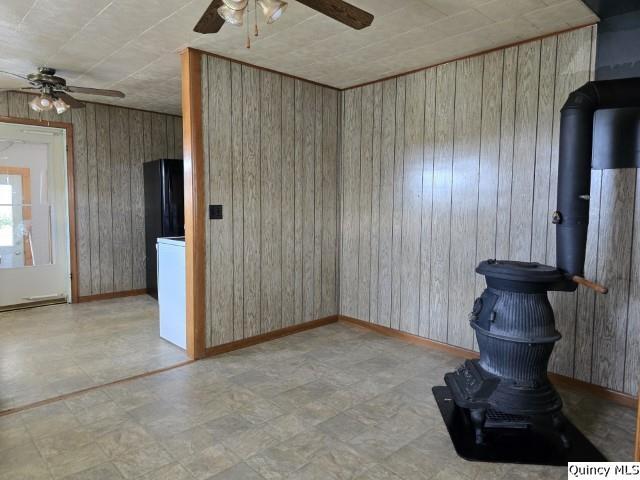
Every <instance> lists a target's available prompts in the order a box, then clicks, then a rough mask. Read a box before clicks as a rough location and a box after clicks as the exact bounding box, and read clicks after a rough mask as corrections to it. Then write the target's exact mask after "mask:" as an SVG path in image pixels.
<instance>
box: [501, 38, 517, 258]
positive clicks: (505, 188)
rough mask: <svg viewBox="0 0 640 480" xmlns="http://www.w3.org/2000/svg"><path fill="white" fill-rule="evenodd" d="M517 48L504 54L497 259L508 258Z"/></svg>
mask: <svg viewBox="0 0 640 480" xmlns="http://www.w3.org/2000/svg"><path fill="white" fill-rule="evenodd" d="M517 75H518V47H512V48H508V49H506V50H505V51H504V68H503V72H502V114H501V120H500V171H499V174H498V210H497V212H496V215H497V221H496V258H509V237H510V234H509V229H510V226H511V224H510V222H509V219H510V218H511V191H512V190H511V183H512V179H513V144H514V135H515V107H516V96H517V90H518V87H517V78H518V77H517Z"/></svg>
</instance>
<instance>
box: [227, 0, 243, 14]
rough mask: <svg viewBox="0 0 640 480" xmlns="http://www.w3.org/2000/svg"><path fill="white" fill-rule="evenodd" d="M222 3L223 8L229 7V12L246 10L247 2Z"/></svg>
mask: <svg viewBox="0 0 640 480" xmlns="http://www.w3.org/2000/svg"><path fill="white" fill-rule="evenodd" d="M222 3H224V4H225V6H227V7H229V8H230V9H231V10H236V11H240V10H244V9H245V8H247V4H248V3H249V0H222Z"/></svg>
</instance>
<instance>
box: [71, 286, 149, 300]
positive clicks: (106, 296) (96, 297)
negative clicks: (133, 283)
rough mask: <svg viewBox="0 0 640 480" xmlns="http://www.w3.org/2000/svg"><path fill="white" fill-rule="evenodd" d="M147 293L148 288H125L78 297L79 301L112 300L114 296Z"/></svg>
mask: <svg viewBox="0 0 640 480" xmlns="http://www.w3.org/2000/svg"><path fill="white" fill-rule="evenodd" d="M146 293H147V289H146V288H139V289H136V290H124V291H121V292H109V293H98V294H96V295H85V296H84V297H78V303H85V302H96V301H98V300H110V299H112V298H122V297H135V296H137V295H144V294H146Z"/></svg>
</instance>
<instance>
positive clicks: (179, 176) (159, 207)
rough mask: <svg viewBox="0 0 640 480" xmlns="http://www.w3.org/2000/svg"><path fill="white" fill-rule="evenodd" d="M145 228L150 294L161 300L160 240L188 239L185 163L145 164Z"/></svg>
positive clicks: (168, 160) (162, 161)
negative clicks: (185, 212)
mask: <svg viewBox="0 0 640 480" xmlns="http://www.w3.org/2000/svg"><path fill="white" fill-rule="evenodd" d="M144 227H145V237H146V238H145V251H146V256H147V258H146V260H147V293H148V294H149V295H151V296H152V297H154V298H156V299H157V298H158V278H157V277H158V271H157V267H158V265H157V262H158V257H157V255H156V240H157V239H158V238H159V237H183V236H184V171H183V164H182V160H171V159H162V160H154V161H153V162H148V163H145V164H144Z"/></svg>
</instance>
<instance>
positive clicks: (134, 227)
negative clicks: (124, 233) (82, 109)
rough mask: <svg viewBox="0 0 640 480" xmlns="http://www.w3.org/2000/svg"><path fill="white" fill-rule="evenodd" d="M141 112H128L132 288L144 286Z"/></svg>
mask: <svg viewBox="0 0 640 480" xmlns="http://www.w3.org/2000/svg"><path fill="white" fill-rule="evenodd" d="M142 122H143V113H142V112H140V111H138V110H131V111H130V112H129V130H130V132H129V155H130V159H131V175H130V179H131V235H132V240H133V242H132V245H133V248H132V249H131V255H132V288H134V289H139V288H144V286H145V284H146V258H145V256H146V254H145V246H144V241H141V240H140V239H144V238H145V226H144V177H143V170H142V165H143V163H144V142H143V138H144V130H143V123H142Z"/></svg>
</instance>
